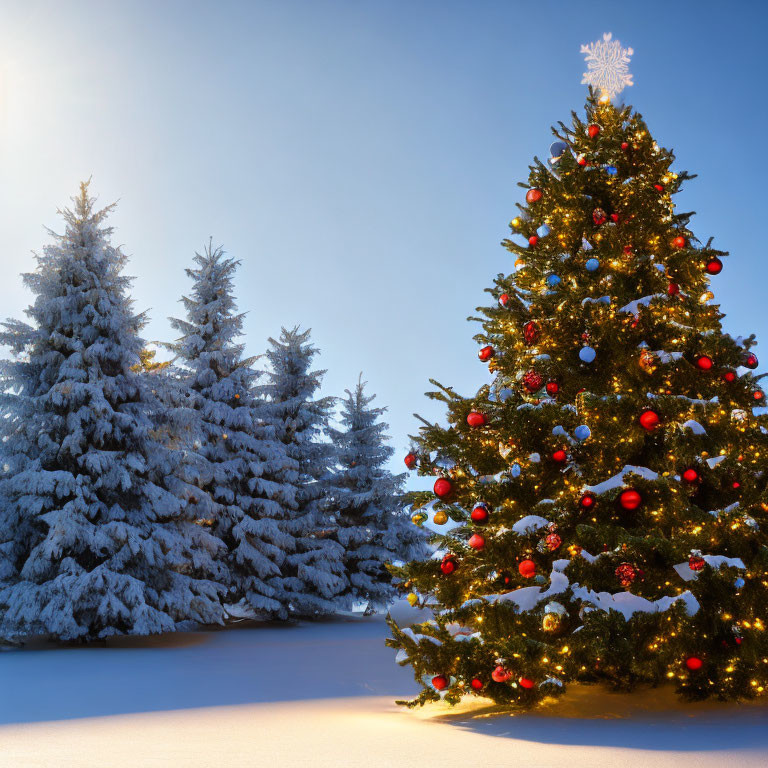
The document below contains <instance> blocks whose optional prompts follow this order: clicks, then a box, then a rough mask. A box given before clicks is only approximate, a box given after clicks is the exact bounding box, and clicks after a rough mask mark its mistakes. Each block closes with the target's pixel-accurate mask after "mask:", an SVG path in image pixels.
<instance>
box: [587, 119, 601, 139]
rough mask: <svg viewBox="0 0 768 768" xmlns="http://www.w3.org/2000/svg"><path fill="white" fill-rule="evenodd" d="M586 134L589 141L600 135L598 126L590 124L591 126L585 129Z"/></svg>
mask: <svg viewBox="0 0 768 768" xmlns="http://www.w3.org/2000/svg"><path fill="white" fill-rule="evenodd" d="M587 133H588V134H589V138H590V139H594V138H595V136H597V135H598V134H599V133H600V126H599V125H597V123H592V125H590V126H589V127H588V128H587Z"/></svg>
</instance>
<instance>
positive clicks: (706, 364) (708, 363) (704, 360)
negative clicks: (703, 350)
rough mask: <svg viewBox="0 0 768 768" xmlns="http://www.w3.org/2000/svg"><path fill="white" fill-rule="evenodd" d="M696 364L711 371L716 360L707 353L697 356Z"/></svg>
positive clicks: (701, 368)
mask: <svg viewBox="0 0 768 768" xmlns="http://www.w3.org/2000/svg"><path fill="white" fill-rule="evenodd" d="M696 365H697V366H698V367H699V369H700V370H702V371H711V370H712V366H713V365H714V362H713V360H712V358H711V357H708V356H707V355H699V357H697V358H696Z"/></svg>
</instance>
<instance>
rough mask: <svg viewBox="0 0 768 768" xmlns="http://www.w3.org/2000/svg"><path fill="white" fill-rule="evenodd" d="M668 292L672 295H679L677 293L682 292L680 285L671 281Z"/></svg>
mask: <svg viewBox="0 0 768 768" xmlns="http://www.w3.org/2000/svg"><path fill="white" fill-rule="evenodd" d="M667 293H668V294H669V295H670V296H677V294H678V293H680V286H679V285H678V284H677V283H670V284H669V285H668V286H667Z"/></svg>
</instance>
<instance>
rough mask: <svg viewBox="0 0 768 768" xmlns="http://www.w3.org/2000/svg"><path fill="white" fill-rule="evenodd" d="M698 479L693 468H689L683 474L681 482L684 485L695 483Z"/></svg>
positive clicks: (697, 474)
mask: <svg viewBox="0 0 768 768" xmlns="http://www.w3.org/2000/svg"><path fill="white" fill-rule="evenodd" d="M698 479H699V473H698V472H697V471H696V470H695V469H694V468H693V467H689V468H688V469H686V470H685V472H683V480H685V482H686V483H695V482H696V481H697V480H698Z"/></svg>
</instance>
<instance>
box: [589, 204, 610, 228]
mask: <svg viewBox="0 0 768 768" xmlns="http://www.w3.org/2000/svg"><path fill="white" fill-rule="evenodd" d="M592 221H594V222H595V226H596V227H599V226H600V225H601V224H605V222H606V221H608V217H607V216H606V215H605V211H604V210H603V209H602V208H595V210H594V211H592Z"/></svg>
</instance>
